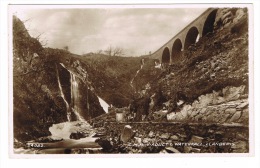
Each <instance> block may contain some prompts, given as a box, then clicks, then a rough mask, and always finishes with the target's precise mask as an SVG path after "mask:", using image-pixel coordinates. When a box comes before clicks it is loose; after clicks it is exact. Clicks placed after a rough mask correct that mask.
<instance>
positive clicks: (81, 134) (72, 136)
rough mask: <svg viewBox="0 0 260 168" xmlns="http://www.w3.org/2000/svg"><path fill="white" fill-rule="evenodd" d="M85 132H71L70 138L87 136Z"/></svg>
mask: <svg viewBox="0 0 260 168" xmlns="http://www.w3.org/2000/svg"><path fill="white" fill-rule="evenodd" d="M85 137H86V136H85V134H83V133H81V132H76V133H71V134H70V139H80V138H85Z"/></svg>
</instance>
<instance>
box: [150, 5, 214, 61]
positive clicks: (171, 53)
mask: <svg viewBox="0 0 260 168" xmlns="http://www.w3.org/2000/svg"><path fill="white" fill-rule="evenodd" d="M217 10H218V9H217V8H209V9H207V10H206V11H205V12H203V13H202V14H201V15H200V16H199V17H197V18H196V19H195V20H194V21H193V22H191V23H190V24H189V25H187V26H186V27H185V28H184V29H182V30H181V31H180V32H179V33H178V34H176V35H175V36H174V37H173V38H171V39H170V40H169V41H168V42H167V43H166V44H164V45H163V46H162V47H161V48H159V49H158V50H157V51H155V52H154V53H152V54H151V56H150V58H154V59H159V60H160V62H161V63H162V64H172V63H174V62H178V61H180V60H181V59H183V54H182V53H183V51H185V50H186V49H187V48H188V47H189V46H190V45H192V44H195V43H196V42H197V41H198V40H199V39H200V38H201V37H203V36H205V35H206V34H207V33H209V32H213V29H214V22H215V18H216V13H217Z"/></svg>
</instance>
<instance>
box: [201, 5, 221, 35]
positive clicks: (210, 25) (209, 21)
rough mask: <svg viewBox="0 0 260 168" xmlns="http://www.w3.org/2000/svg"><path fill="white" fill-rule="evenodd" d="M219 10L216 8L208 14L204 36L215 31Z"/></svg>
mask: <svg viewBox="0 0 260 168" xmlns="http://www.w3.org/2000/svg"><path fill="white" fill-rule="evenodd" d="M217 11H218V10H217V9H215V10H213V11H212V12H211V13H210V14H209V15H208V17H207V19H206V20H205V23H204V26H203V31H202V36H205V35H206V34H208V33H210V32H213V30H214V22H215V19H216V14H217Z"/></svg>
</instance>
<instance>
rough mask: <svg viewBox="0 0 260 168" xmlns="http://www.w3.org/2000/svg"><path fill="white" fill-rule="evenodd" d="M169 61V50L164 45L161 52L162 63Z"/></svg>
mask: <svg viewBox="0 0 260 168" xmlns="http://www.w3.org/2000/svg"><path fill="white" fill-rule="evenodd" d="M169 63H170V50H169V48H168V47H165V48H164V50H163V54H162V64H169Z"/></svg>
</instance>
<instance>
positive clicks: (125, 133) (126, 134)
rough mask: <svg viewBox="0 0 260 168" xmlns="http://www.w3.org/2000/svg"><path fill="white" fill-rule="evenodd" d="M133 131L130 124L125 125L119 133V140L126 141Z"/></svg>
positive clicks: (132, 134) (131, 136)
mask: <svg viewBox="0 0 260 168" xmlns="http://www.w3.org/2000/svg"><path fill="white" fill-rule="evenodd" d="M134 134H135V133H134V131H133V129H132V127H131V126H130V125H126V126H125V127H124V129H123V131H122V133H121V140H122V141H123V142H124V143H126V142H127V141H129V140H130V139H131V138H133V136H134Z"/></svg>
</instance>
